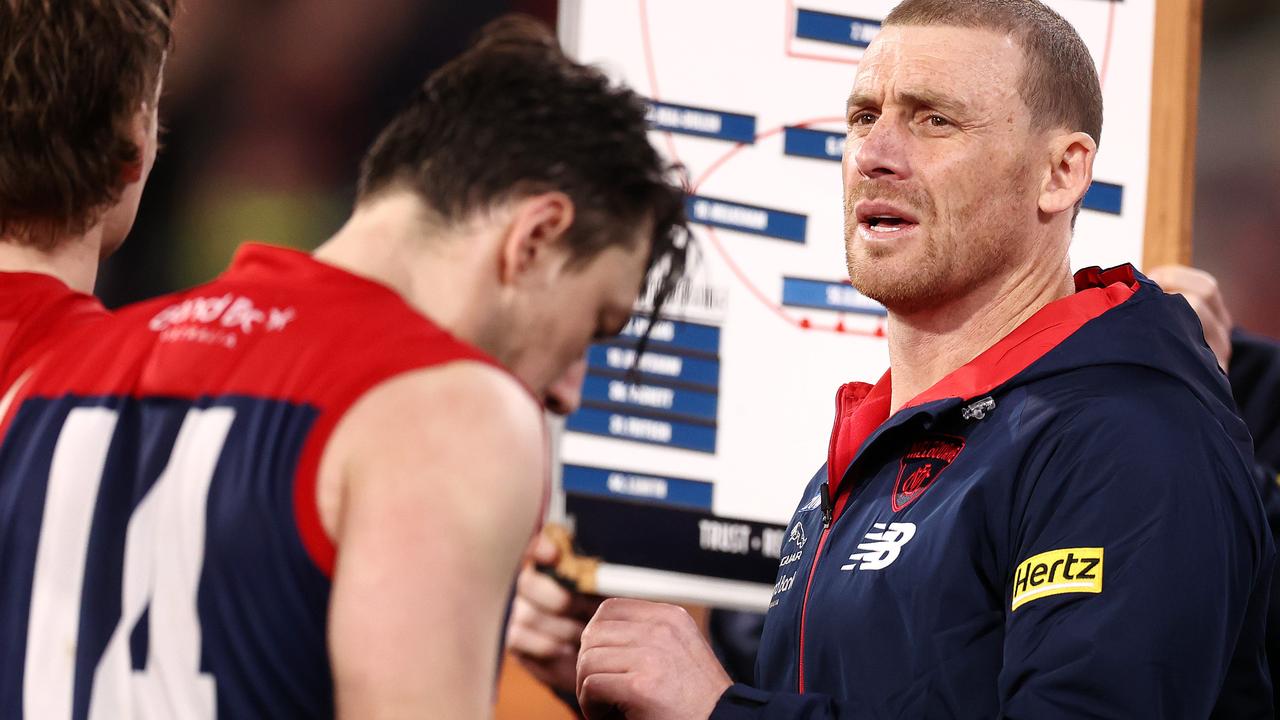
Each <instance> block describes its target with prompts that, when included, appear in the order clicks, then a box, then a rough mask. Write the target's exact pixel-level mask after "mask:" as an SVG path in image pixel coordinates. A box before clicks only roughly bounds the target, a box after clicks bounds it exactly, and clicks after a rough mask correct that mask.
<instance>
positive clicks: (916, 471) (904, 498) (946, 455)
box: [889, 435, 964, 512]
mask: <svg viewBox="0 0 1280 720" xmlns="http://www.w3.org/2000/svg"><path fill="white" fill-rule="evenodd" d="M963 449H964V439H963V438H958V437H953V436H951V435H930V436H929V437H927V438H924V439H921V440H917V441H915V442H914V443H912V444H911V447H910V448H908V449H907V452H906V454H904V455H903V456H902V463H901V465H900V466H899V468H898V479H897V481H896V482H894V484H893V495H892V496H891V497H890V498H889V503H890V504H891V505H892V506H893V511H894V512H900V511H902V510H903V509H905V508H906V507H907V506H908V505H910V504H911V503H913V502H915V501H916V498H918V497H920V496H921V495H923V494H924V491H925V490H928V489H929V487H930V486H932V485H933V482H934V481H935V480H937V479H938V476H939V475H941V474H942V471H943V470H946V469H947V466H949V465H950V464H951V463H952V462H953V461H955V459H956V456H957V455H959V454H960V451H961V450H963Z"/></svg>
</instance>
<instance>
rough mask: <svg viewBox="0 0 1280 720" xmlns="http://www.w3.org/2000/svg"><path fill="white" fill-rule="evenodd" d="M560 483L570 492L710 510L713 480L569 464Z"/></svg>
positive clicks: (565, 467)
mask: <svg viewBox="0 0 1280 720" xmlns="http://www.w3.org/2000/svg"><path fill="white" fill-rule="evenodd" d="M560 484H561V486H562V487H563V488H564V491H565V492H567V493H577V494H579V495H597V496H602V497H612V498H615V499H619V500H630V501H633V502H648V503H655V504H659V505H676V506H683V507H689V508H694V509H698V510H706V511H708V512H710V510H711V493H712V484H711V483H709V482H706V481H703V480H690V479H688V478H676V477H670V476H666V475H655V474H652V473H635V472H629V471H625V470H610V469H608V468H599V467H590V466H587V465H572V464H566V465H565V466H564V469H563V472H562V473H561V476H560Z"/></svg>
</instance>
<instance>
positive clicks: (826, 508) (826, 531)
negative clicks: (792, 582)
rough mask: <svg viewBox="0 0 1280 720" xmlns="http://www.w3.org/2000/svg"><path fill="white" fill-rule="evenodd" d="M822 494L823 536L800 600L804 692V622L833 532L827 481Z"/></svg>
mask: <svg viewBox="0 0 1280 720" xmlns="http://www.w3.org/2000/svg"><path fill="white" fill-rule="evenodd" d="M818 491H819V493H821V495H822V536H821V537H819V538H818V551H817V552H816V553H814V556H813V564H812V565H810V566H809V579H808V580H806V581H805V584H804V599H803V600H802V601H801V602H800V663H799V672H798V677H799V683H798V685H799V691H800V692H802V693H803V692H804V624H805V620H806V619H807V616H808V613H809V588H810V587H812V586H813V576H814V575H815V574H816V573H817V570H818V561H819V560H821V559H822V548H823V547H825V546H826V544H827V536H828V535H830V534H831V486H830V485H828V484H827V483H826V482H823V483H822V485H820V486H819V487H818Z"/></svg>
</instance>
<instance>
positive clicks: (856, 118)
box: [849, 111, 876, 125]
mask: <svg viewBox="0 0 1280 720" xmlns="http://www.w3.org/2000/svg"><path fill="white" fill-rule="evenodd" d="M875 121H876V114H875V113H873V112H866V111H863V112H859V113H854V115H853V116H852V117H850V118H849V124H850V125H872V124H874V123H875Z"/></svg>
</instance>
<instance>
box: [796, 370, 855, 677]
mask: <svg viewBox="0 0 1280 720" xmlns="http://www.w3.org/2000/svg"><path fill="white" fill-rule="evenodd" d="M847 394H848V385H842V386H841V387H840V391H839V392H837V393H836V422H835V427H833V428H832V429H831V444H830V446H829V448H828V450H827V480H825V481H823V483H822V484H821V485H819V486H818V495H819V497H820V498H821V500H822V535H821V536H820V537H819V538H818V548H817V550H816V551H815V552H814V554H813V563H812V564H810V565H809V578H808V580H806V581H805V584H804V598H803V599H801V601H800V648H799V650H800V653H799V662H798V665H797V672H796V677H797V680H798V682H797V687H798V689H799V692H801V693H803V692H804V627H805V620H806V619H807V617H808V614H809V588H810V587H812V586H813V576H814V574H815V573H816V572H817V570H818V561H819V560H821V559H822V550H823V548H824V547H826V545H827V536H828V535H830V534H831V522H832V520H834V518H833V514H834V513H833V506H832V504H831V473H832V463H834V462H835V456H836V438H837V437H838V436H839V433H840V427H841V426H842V425H843V424H844V401H845V397H846V396H847Z"/></svg>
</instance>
